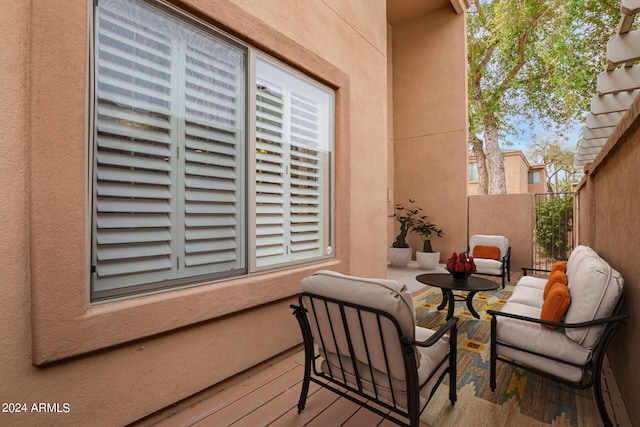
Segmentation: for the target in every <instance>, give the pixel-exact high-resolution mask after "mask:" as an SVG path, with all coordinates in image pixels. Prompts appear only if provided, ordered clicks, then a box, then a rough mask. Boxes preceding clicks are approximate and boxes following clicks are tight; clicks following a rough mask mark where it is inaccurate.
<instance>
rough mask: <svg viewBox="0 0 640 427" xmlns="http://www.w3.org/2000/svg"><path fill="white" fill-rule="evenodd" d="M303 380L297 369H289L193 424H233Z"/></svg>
mask: <svg viewBox="0 0 640 427" xmlns="http://www.w3.org/2000/svg"><path fill="white" fill-rule="evenodd" d="M301 380H302V375H300V372H299V371H298V370H297V369H292V370H289V371H287V372H285V373H284V374H282V375H281V376H279V377H277V378H275V379H274V380H273V381H271V382H269V383H268V384H265V385H263V386H260V387H258V388H254V389H253V390H249V393H248V394H245V395H244V396H242V399H238V400H236V401H234V402H231V403H229V404H228V405H226V406H224V408H221V409H220V410H218V411H216V412H214V413H212V414H210V415H208V416H207V417H206V422H198V423H195V424H193V425H194V426H198V427H200V426H201V425H202V426H205V425H206V426H211V425H215V426H228V425H231V424H233V423H235V422H236V421H238V420H240V419H241V418H242V417H244V416H246V415H248V414H249V413H250V412H252V411H254V410H255V409H257V408H259V407H260V406H262V405H264V404H265V403H267V402H269V401H270V400H271V399H273V398H275V397H276V396H278V395H279V394H281V393H283V392H284V391H286V390H287V389H289V388H291V387H294V386H295V385H296V384H298V383H299V382H300V381H301ZM203 421H204V420H203Z"/></svg>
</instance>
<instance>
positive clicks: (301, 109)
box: [91, 0, 333, 299]
mask: <svg viewBox="0 0 640 427" xmlns="http://www.w3.org/2000/svg"><path fill="white" fill-rule="evenodd" d="M94 38H95V48H94V52H95V53H94V82H95V83H94V85H95V88H94V96H93V102H94V111H95V113H94V121H93V153H92V180H93V181H92V194H93V203H92V289H91V290H92V299H103V298H110V297H114V296H121V295H125V294H130V293H138V292H142V291H147V290H155V289H158V288H166V287H171V286H178V285H184V284H191V283H199V282H200V283H201V282H204V281H207V280H211V279H221V278H225V277H230V276H236V275H241V274H247V273H252V272H254V271H257V270H259V269H264V268H273V267H276V266H278V267H280V266H283V265H286V264H288V263H297V262H304V261H310V260H314V259H318V258H323V257H327V256H330V255H331V254H332V249H331V248H332V203H331V187H332V171H331V162H332V152H333V92H332V91H331V90H329V89H327V88H325V87H323V86H320V85H318V84H316V83H315V82H313V81H310V80H309V79H307V78H306V77H304V76H301V75H299V74H298V73H296V72H294V71H290V70H289V69H288V67H286V66H284V65H282V64H279V63H276V62H275V61H272V60H270V59H269V58H268V57H266V56H265V55H262V54H260V53H259V52H255V50H253V48H251V47H250V46H244V45H243V44H241V43H239V42H237V41H235V40H232V39H231V38H229V37H226V36H224V35H222V34H220V33H219V32H217V31H215V30H214V29H212V28H210V27H209V26H207V25H205V24H203V23H200V22H197V21H195V20H192V19H190V18H187V17H183V16H180V15H179V14H177V12H175V11H173V10H169V9H168V8H166V9H165V8H164V7H156V6H153V5H152V4H151V3H147V2H144V1H141V0H139V1H125V0H101V1H100V2H99V3H98V6H96V9H95V37H94ZM252 51H253V52H254V53H255V55H250V52H252ZM249 58H258V59H256V60H250V59H249ZM251 70H254V71H255V72H253V73H252V72H251ZM250 75H255V76H256V81H255V82H249V83H247V82H248V81H249V77H248V76H250ZM251 116H253V117H255V123H256V127H255V129H249V128H248V124H249V123H252V120H250V119H251V118H252V117H251ZM253 153H255V155H253ZM254 177H255V179H253V178H254Z"/></svg>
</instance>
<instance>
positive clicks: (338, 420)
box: [307, 399, 360, 427]
mask: <svg viewBox="0 0 640 427" xmlns="http://www.w3.org/2000/svg"><path fill="white" fill-rule="evenodd" d="M358 409H360V406H359V405H357V404H355V403H354V402H352V401H350V400H349V399H338V400H336V401H335V402H333V403H332V404H331V405H330V406H329V407H327V409H325V410H324V411H322V412H321V413H320V414H319V415H318V416H317V417H315V418H314V419H313V420H311V422H310V423H309V424H307V426H309V427H326V426H340V425H342V424H343V423H344V422H346V421H347V420H348V419H349V418H351V416H353V414H355V413H356V412H357V411H358Z"/></svg>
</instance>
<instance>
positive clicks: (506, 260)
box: [467, 246, 511, 289]
mask: <svg viewBox="0 0 640 427" xmlns="http://www.w3.org/2000/svg"><path fill="white" fill-rule="evenodd" d="M469 255H471V248H470V247H469V246H467V256H469ZM501 261H502V274H491V273H480V272H476V273H473V274H477V275H480V276H494V277H502V289H504V287H505V283H504V278H505V277H506V278H507V281H508V282H509V283H511V246H509V248H508V249H507V253H506V255H505V256H503V257H502V259H501Z"/></svg>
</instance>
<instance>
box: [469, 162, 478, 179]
mask: <svg viewBox="0 0 640 427" xmlns="http://www.w3.org/2000/svg"><path fill="white" fill-rule="evenodd" d="M469 181H478V163H476V162H471V163H469Z"/></svg>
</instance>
